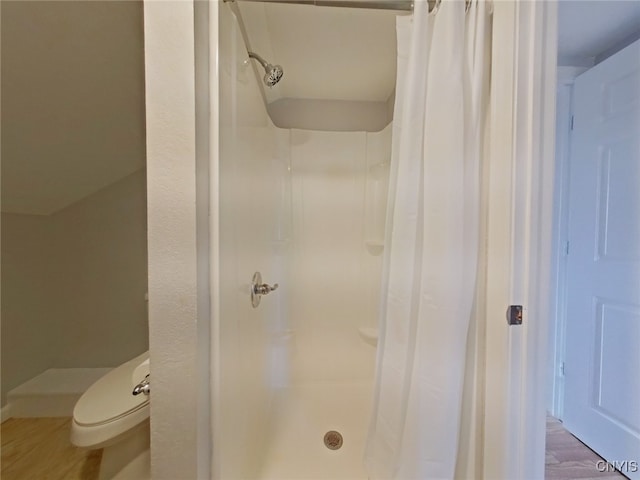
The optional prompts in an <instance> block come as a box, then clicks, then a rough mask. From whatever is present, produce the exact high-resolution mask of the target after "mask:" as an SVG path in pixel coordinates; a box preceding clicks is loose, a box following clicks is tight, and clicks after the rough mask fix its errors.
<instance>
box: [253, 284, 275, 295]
mask: <svg viewBox="0 0 640 480" xmlns="http://www.w3.org/2000/svg"><path fill="white" fill-rule="evenodd" d="M277 288H278V284H277V283H276V284H274V285H273V287H272V286H271V285H267V284H266V283H263V284H262V285H255V286H254V287H253V291H254V292H255V293H256V294H258V295H266V294H267V293H271V292H273V291H274V290H276V289H277Z"/></svg>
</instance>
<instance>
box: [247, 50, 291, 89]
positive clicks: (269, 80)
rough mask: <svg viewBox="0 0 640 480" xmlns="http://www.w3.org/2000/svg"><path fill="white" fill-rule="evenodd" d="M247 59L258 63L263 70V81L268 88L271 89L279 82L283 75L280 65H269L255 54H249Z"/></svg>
mask: <svg viewBox="0 0 640 480" xmlns="http://www.w3.org/2000/svg"><path fill="white" fill-rule="evenodd" d="M249 58H255V59H256V60H257V61H258V62H260V65H262V68H264V71H265V74H264V78H263V81H264V83H265V85H267V86H268V87H273V86H274V85H275V84H276V83H278V82H279V81H280V79H281V78H282V75H284V70H282V67H281V66H280V65H271V64H270V63H267V62H266V61H265V59H264V58H262V57H261V56H260V55H258V54H257V53H253V52H249Z"/></svg>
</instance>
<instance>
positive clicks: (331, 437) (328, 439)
mask: <svg viewBox="0 0 640 480" xmlns="http://www.w3.org/2000/svg"><path fill="white" fill-rule="evenodd" d="M324 444H325V446H326V447H327V448H328V449H329V450H338V449H339V448H340V447H341V446H342V435H341V434H340V432H336V431H335V430H331V431H329V432H327V433H325V434H324Z"/></svg>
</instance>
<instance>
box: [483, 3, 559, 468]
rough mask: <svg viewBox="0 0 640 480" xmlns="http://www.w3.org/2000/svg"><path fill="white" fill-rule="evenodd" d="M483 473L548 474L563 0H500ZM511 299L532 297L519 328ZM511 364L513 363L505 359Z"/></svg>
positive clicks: (491, 166)
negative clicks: (510, 312)
mask: <svg viewBox="0 0 640 480" xmlns="http://www.w3.org/2000/svg"><path fill="white" fill-rule="evenodd" d="M493 25H494V37H493V55H492V58H493V62H494V65H493V72H494V73H493V74H492V91H493V92H500V95H493V96H492V105H491V111H492V119H491V122H492V123H491V132H492V133H491V139H490V144H491V148H490V153H489V171H490V173H489V187H490V194H489V212H488V214H489V226H488V252H487V257H488V266H487V305H486V345H485V348H486V368H485V410H484V439H483V440H484V441H483V445H484V453H483V462H482V463H483V475H482V477H483V478H486V479H493V478H520V479H528V478H531V479H536V478H544V465H545V433H546V432H545V430H546V422H545V418H546V412H545V410H546V408H545V407H546V405H545V399H546V384H547V362H546V359H547V348H548V334H547V332H548V327H549V314H550V307H551V304H550V291H549V280H550V279H551V278H552V273H551V259H552V253H553V244H552V238H553V235H552V233H553V212H554V208H553V205H554V188H553V187H554V182H553V179H554V170H555V155H554V150H555V119H556V105H555V102H556V82H557V80H556V69H557V68H556V64H557V32H558V26H557V2H556V1H554V0H552V1H548V2H533V1H525V0H520V1H515V2H495V3H494V19H493ZM508 305H522V306H523V307H524V318H523V322H522V325H517V326H509V325H507V321H506V318H505V317H506V309H507V306H508ZM505 366H506V367H505Z"/></svg>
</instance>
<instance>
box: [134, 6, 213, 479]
mask: <svg viewBox="0 0 640 480" xmlns="http://www.w3.org/2000/svg"><path fill="white" fill-rule="evenodd" d="M193 8H194V5H193V2H189V1H175V2H156V1H147V2H145V3H144V32H145V85H146V119H147V124H146V132H147V192H148V193H147V201H148V246H149V350H150V356H151V382H152V389H153V400H152V402H151V474H152V477H153V478H154V479H167V480H175V479H177V478H197V477H198V454H199V449H198V438H199V432H200V430H202V429H204V430H205V433H208V431H209V428H210V425H208V424H207V423H205V424H203V423H202V422H200V421H199V420H200V419H199V416H198V415H199V411H198V405H197V402H198V398H199V397H198V393H199V391H200V387H199V385H200V382H204V383H202V384H201V385H202V386H203V387H204V388H207V384H208V376H207V375H206V373H205V374H201V373H202V372H200V371H199V370H198V338H197V337H198V268H197V263H198V261H199V260H200V261H204V262H207V261H208V259H207V258H200V259H199V258H198V250H197V248H196V247H197V238H196V232H197V228H196V227H197V221H204V222H205V225H206V224H207V223H208V219H207V218H206V212H205V215H204V218H202V212H199V213H200V214H201V217H197V214H196V175H197V171H196V125H195V119H196V114H195V103H196V99H195V66H194V38H195V35H194V11H193ZM214 34H215V33H214ZM207 290H208V289H207ZM199 374H201V375H200V376H199Z"/></svg>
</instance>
